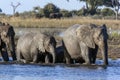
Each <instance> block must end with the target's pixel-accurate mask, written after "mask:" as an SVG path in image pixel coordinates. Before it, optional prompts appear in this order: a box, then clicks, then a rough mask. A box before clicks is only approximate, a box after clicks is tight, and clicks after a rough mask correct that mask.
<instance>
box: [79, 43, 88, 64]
mask: <svg viewBox="0 0 120 80" xmlns="http://www.w3.org/2000/svg"><path fill="white" fill-rule="evenodd" d="M80 46H81V55H82V57H83V59H84V60H85V64H90V52H89V48H88V47H87V46H86V45H85V44H84V43H83V42H81V43H80Z"/></svg>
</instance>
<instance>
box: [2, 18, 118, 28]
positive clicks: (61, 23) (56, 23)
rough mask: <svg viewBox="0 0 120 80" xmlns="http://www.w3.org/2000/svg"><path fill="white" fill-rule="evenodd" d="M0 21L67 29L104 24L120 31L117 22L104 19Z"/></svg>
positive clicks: (14, 24)
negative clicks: (75, 26) (75, 25)
mask: <svg viewBox="0 0 120 80" xmlns="http://www.w3.org/2000/svg"><path fill="white" fill-rule="evenodd" d="M0 21H2V22H7V23H10V24H11V25H13V26H14V27H61V28H65V27H69V26H71V25H74V24H90V23H94V24H97V25H101V24H106V25H107V27H110V28H112V29H120V21H119V20H105V19H92V18H90V17H79V18H67V19H46V18H42V19H35V18H29V19H23V18H0Z"/></svg>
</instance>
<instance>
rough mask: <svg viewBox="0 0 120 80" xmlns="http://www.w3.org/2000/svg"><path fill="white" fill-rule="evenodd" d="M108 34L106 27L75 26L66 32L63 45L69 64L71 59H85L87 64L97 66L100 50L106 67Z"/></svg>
mask: <svg viewBox="0 0 120 80" xmlns="http://www.w3.org/2000/svg"><path fill="white" fill-rule="evenodd" d="M107 39H108V34H107V28H106V25H105V24H103V25H102V26H98V25H95V24H88V25H85V24H82V25H80V24H75V25H73V26H71V27H69V28H68V29H67V30H65V31H64V35H63V45H64V55H65V60H66V63H67V64H70V63H71V62H70V61H71V59H73V60H77V59H83V60H84V61H83V60H82V61H83V62H85V64H95V61H96V55H97V52H98V49H100V51H101V53H102V58H103V61H104V63H103V64H104V65H108V44H107Z"/></svg>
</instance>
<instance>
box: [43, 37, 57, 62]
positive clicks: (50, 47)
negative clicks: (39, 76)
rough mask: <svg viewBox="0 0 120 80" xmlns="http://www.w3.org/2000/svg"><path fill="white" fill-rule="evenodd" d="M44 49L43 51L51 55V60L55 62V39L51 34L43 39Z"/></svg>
mask: <svg viewBox="0 0 120 80" xmlns="http://www.w3.org/2000/svg"><path fill="white" fill-rule="evenodd" d="M43 46H44V49H45V52H48V53H50V54H51V55H52V62H53V63H55V60H56V51H55V50H56V40H55V38H54V37H52V36H48V37H46V38H45V41H44V44H43Z"/></svg>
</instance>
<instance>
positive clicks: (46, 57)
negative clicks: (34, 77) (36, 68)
mask: <svg viewBox="0 0 120 80" xmlns="http://www.w3.org/2000/svg"><path fill="white" fill-rule="evenodd" d="M45 63H49V55H48V54H47V55H46V56H45Z"/></svg>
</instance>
